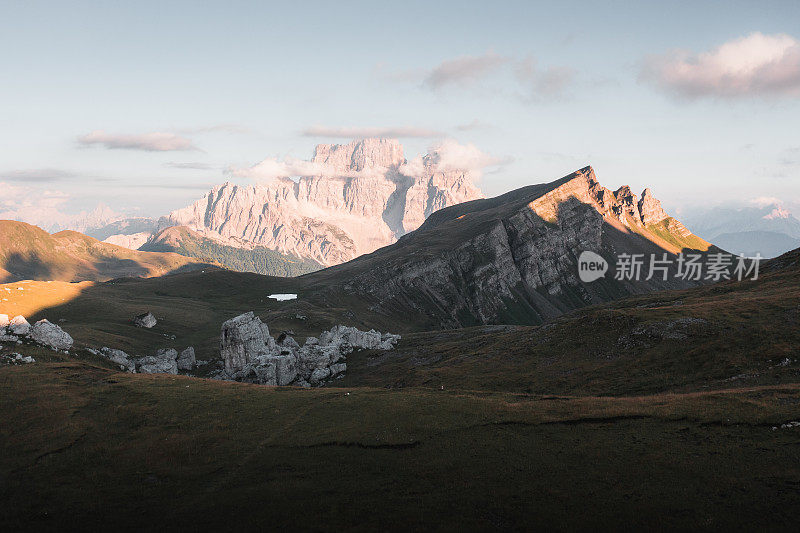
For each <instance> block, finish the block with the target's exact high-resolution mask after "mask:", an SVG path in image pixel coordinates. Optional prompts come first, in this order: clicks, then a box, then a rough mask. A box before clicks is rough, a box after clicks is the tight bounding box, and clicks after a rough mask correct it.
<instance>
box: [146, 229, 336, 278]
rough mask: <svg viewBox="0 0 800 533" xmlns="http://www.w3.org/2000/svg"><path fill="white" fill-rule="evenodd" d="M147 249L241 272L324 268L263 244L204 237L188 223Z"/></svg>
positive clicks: (291, 272)
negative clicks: (240, 244)
mask: <svg viewBox="0 0 800 533" xmlns="http://www.w3.org/2000/svg"><path fill="white" fill-rule="evenodd" d="M139 249H140V250H142V251H147V252H175V253H178V254H180V255H183V256H187V257H193V258H195V259H198V260H200V261H207V262H210V263H218V264H219V265H220V266H223V267H225V268H228V269H230V270H236V271H238V272H255V273H257V274H264V275H268V276H287V277H288V276H300V275H302V274H306V273H308V272H313V271H315V270H319V269H320V268H322V265H320V264H319V263H317V262H315V261H313V260H311V259H302V258H299V257H296V256H292V255H286V254H281V253H279V252H276V251H274V250H270V249H269V248H265V247H264V246H253V245H250V246H249V247H236V246H229V245H226V244H222V243H220V242H218V241H215V240H212V239H209V238H207V237H203V236H202V235H200V234H199V233H197V232H195V231H192V230H190V229H189V228H187V227H185V226H171V227H169V228H166V229H164V230H162V231H160V232H159V233H157V234H156V235H154V236H152V237H150V238H149V239H148V240H147V241H146V242H145V243H144V244H142V245H140V247H139Z"/></svg>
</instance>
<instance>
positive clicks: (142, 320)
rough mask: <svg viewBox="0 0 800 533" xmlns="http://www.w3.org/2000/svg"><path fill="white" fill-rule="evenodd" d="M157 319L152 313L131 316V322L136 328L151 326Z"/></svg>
mask: <svg viewBox="0 0 800 533" xmlns="http://www.w3.org/2000/svg"><path fill="white" fill-rule="evenodd" d="M157 322H158V321H157V320H156V317H155V316H153V313H149V312H148V313H143V314H141V315H138V316H136V317H134V318H133V324H134V325H135V326H136V327H137V328H148V329H149V328H152V327H153V326H155V325H156V323H157Z"/></svg>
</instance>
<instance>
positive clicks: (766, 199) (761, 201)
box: [749, 196, 783, 207]
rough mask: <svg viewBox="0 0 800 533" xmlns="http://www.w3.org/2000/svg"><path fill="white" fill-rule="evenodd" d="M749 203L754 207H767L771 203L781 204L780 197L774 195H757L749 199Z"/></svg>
mask: <svg viewBox="0 0 800 533" xmlns="http://www.w3.org/2000/svg"><path fill="white" fill-rule="evenodd" d="M749 203H750V204H752V205H754V206H756V207H768V206H771V205H781V204H782V203H783V202H782V201H781V199H780V198H776V197H774V196H759V197H758V198H753V199H752V200H750V201H749Z"/></svg>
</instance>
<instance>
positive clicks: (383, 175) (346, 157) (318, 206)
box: [162, 139, 483, 266]
mask: <svg viewBox="0 0 800 533" xmlns="http://www.w3.org/2000/svg"><path fill="white" fill-rule="evenodd" d="M312 162H313V163H317V164H319V165H320V166H324V168H325V169H326V170H328V171H332V175H331V173H326V174H325V175H320V176H304V177H301V178H299V179H298V180H297V181H294V180H292V179H288V178H279V179H276V180H273V181H271V182H270V183H267V184H265V185H253V186H247V187H243V186H238V185H233V184H230V183H226V184H224V185H221V186H219V187H215V188H214V189H212V190H211V191H210V192H209V193H208V194H207V195H206V196H205V197H203V198H202V199H201V200H199V201H198V202H196V203H195V204H193V205H191V206H189V207H186V208H184V209H180V210H177V211H174V212H172V213H171V214H170V215H169V216H168V217H166V219H165V220H163V221H162V227H164V226H169V225H183V226H188V227H189V228H191V229H193V230H195V231H197V232H199V233H201V234H203V235H205V236H208V237H211V238H214V239H217V240H220V241H223V242H225V243H227V244H231V245H235V246H244V247H246V246H251V245H261V246H266V247H268V248H272V249H274V250H277V251H278V252H281V253H284V254H293V255H297V256H299V257H302V258H310V259H313V260H315V261H318V262H319V263H321V264H323V265H325V266H330V265H335V264H339V263H343V262H345V261H349V260H350V259H353V258H354V257H357V256H359V255H362V254H365V253H370V252H372V251H374V250H376V249H378V248H380V247H382V246H386V245H388V244H391V243H393V242H395V241H396V240H397V238H398V237H400V236H402V235H404V234H406V233H408V232H409V231H413V230H414V229H416V228H418V227H419V226H420V225H421V224H422V222H423V221H424V220H425V219H426V218H427V217H428V216H429V215H430V214H431V213H433V212H434V211H436V210H438V209H441V208H443V207H447V206H451V205H454V204H457V203H461V202H465V201H467V200H473V199H476V198H482V197H483V195H482V194H481V193H480V191H479V190H478V189H477V188H476V187H475V185H474V184H473V182H472V177H471V176H470V175H469V173H467V172H465V171H453V170H447V171H440V170H439V169H438V168H437V165H436V160H435V157H431V156H429V157H426V158H425V165H424V170H423V172H422V173H421V175H418V176H413V177H411V176H407V175H405V174H403V173H402V170H403V168H402V165H403V164H404V163H405V158H404V155H403V147H402V146H401V145H400V143H399V142H397V141H396V140H391V139H365V140H362V141H355V142H352V143H350V144H347V145H327V144H322V145H318V146H317V148H316V150H315V152H314V158H313V159H312Z"/></svg>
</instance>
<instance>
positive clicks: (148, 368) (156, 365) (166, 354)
mask: <svg viewBox="0 0 800 533" xmlns="http://www.w3.org/2000/svg"><path fill="white" fill-rule="evenodd" d="M177 358H178V351H177V350H175V349H172V348H168V349H163V348H162V349H161V350H158V351H157V352H156V354H155V355H154V356H153V355H148V356H145V357H140V358H139V359H137V360H136V371H137V372H139V373H141V374H177V373H178V363H177Z"/></svg>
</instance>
